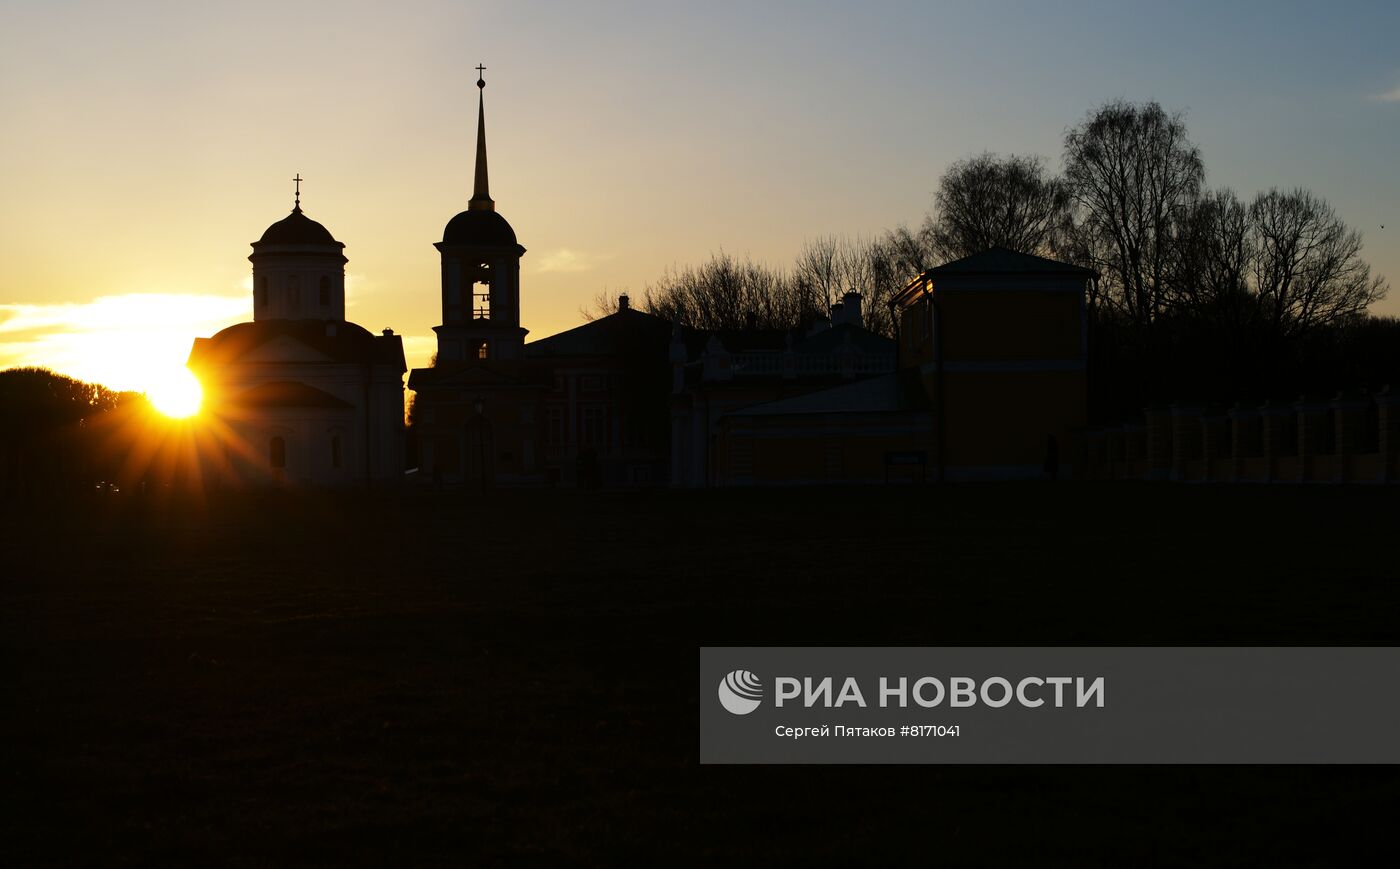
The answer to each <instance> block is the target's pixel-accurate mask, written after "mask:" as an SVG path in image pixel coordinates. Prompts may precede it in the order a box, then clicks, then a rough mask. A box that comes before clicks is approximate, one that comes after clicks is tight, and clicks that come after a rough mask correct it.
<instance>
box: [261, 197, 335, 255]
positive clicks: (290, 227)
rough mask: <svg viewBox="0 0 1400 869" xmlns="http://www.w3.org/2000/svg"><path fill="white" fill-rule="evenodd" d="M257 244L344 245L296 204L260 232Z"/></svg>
mask: <svg viewBox="0 0 1400 869" xmlns="http://www.w3.org/2000/svg"><path fill="white" fill-rule="evenodd" d="M254 244H255V245H257V244H321V245H328V246H329V245H334V246H336V247H344V246H345V245H343V244H341V243H340V242H338V241H336V240H335V238H334V236H332V235H331V232H330V230H329V229H326V228H325V227H324V226H322V225H321V224H319V223H317V222H316V221H314V220H312V219H311V218H309V217H307V216H306V214H305V213H304V212H302V210H301V206H300V205H298V206H297V207H296V208H295V209H293V211H292V213H291V214H289V215H287V216H286V217H284V218H282V219H281V220H279V221H277V222H276V223H274V224H272V225H271V226H269V227H268V228H267V230H266V231H265V232H263V234H262V238H260V239H258V240H257V241H256V242H254Z"/></svg>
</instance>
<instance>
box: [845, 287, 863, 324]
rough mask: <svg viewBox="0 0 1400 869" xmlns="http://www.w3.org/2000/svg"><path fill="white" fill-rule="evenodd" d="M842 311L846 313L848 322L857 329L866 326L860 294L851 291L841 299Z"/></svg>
mask: <svg viewBox="0 0 1400 869" xmlns="http://www.w3.org/2000/svg"><path fill="white" fill-rule="evenodd" d="M841 310H842V311H843V312H844V313H845V316H846V322H847V323H850V324H851V325H852V326H855V327H857V328H863V327H864V326H865V320H864V318H863V317H861V310H860V293H858V292H856V291H855V290H851V291H850V292H848V293H846V295H844V296H842V297H841Z"/></svg>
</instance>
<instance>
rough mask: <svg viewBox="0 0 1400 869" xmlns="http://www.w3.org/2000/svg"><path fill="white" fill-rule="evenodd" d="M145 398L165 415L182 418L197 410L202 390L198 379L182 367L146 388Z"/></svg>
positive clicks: (191, 414) (192, 414) (202, 397)
mask: <svg viewBox="0 0 1400 869" xmlns="http://www.w3.org/2000/svg"><path fill="white" fill-rule="evenodd" d="M146 398H147V399H148V400H150V402H151V405H152V406H154V407H155V409H156V410H158V411H160V412H161V413H163V414H165V415H166V416H168V417H172V418H174V419H183V418H185V417H189V416H194V415H195V414H196V413H198V412H199V405H200V403H201V402H202V401H203V399H204V390H203V389H202V388H201V387H200V385H199V380H198V379H196V378H195V376H194V375H193V374H191V373H190V372H189V371H186V370H185V369H183V368H182V369H180V370H179V371H176V372H174V373H172V374H171V375H170V376H169V377H168V378H165V379H164V380H162V381H161V382H159V383H157V384H155V385H153V386H151V388H150V389H148V390H146Z"/></svg>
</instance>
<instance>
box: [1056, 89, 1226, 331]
mask: <svg viewBox="0 0 1400 869" xmlns="http://www.w3.org/2000/svg"><path fill="white" fill-rule="evenodd" d="M1065 178H1066V181H1067V182H1068V184H1069V189H1070V193H1071V195H1072V196H1073V198H1074V201H1075V203H1076V204H1077V206H1078V210H1079V218H1080V220H1079V223H1078V238H1077V239H1076V245H1077V247H1078V248H1079V250H1080V252H1081V253H1082V254H1083V255H1084V256H1086V257H1087V258H1088V260H1089V262H1088V264H1090V265H1092V266H1094V267H1096V268H1097V269H1098V270H1099V271H1100V272H1101V273H1102V274H1103V279H1104V296H1105V300H1106V301H1107V302H1109V303H1111V304H1113V305H1115V306H1116V307H1117V308H1118V309H1119V310H1120V312H1121V313H1123V314H1124V315H1126V316H1127V318H1128V320H1129V321H1130V322H1132V323H1134V324H1137V325H1145V324H1147V323H1151V322H1152V321H1153V320H1155V319H1156V318H1157V316H1158V315H1159V314H1161V313H1162V311H1163V309H1164V307H1165V304H1166V301H1167V298H1166V296H1167V279H1168V273H1169V270H1170V268H1171V265H1172V256H1173V251H1172V246H1173V236H1174V233H1175V230H1176V229H1177V225H1178V221H1179V219H1181V218H1182V217H1183V216H1184V214H1185V212H1187V211H1188V210H1189V209H1190V208H1191V207H1192V204H1193V203H1194V202H1195V200H1196V198H1197V197H1198V196H1199V194H1200V189H1201V183H1202V181H1203V180H1204V178H1205V169H1204V166H1203V164H1202V162H1201V154H1200V150H1199V149H1197V147H1196V146H1195V145H1194V144H1192V143H1191V141H1190V139H1189V138H1187V135H1186V123H1185V121H1184V119H1183V116H1182V115H1181V113H1179V112H1178V113H1175V114H1168V113H1167V112H1165V111H1164V110H1163V109H1162V107H1161V106H1160V105H1158V104H1157V103H1155V102H1149V103H1144V104H1142V105H1136V104H1133V103H1129V102H1126V101H1123V100H1118V101H1115V102H1111V103H1108V104H1106V105H1104V106H1102V107H1100V108H1099V109H1097V110H1095V111H1093V112H1091V113H1090V114H1089V115H1088V117H1086V118H1085V120H1084V121H1083V122H1082V123H1080V125H1079V126H1077V127H1074V128H1073V129H1071V130H1069V131H1068V132H1067V133H1066V134H1065Z"/></svg>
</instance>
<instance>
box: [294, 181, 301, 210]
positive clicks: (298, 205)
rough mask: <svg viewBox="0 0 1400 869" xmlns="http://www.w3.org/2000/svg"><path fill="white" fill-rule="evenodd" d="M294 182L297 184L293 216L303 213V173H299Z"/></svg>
mask: <svg viewBox="0 0 1400 869" xmlns="http://www.w3.org/2000/svg"><path fill="white" fill-rule="evenodd" d="M292 180H293V181H295V182H296V183H297V192H296V201H295V202H294V203H292V213H293V214H300V213H301V173H300V172H298V173H297V177H295V178H293V179H292Z"/></svg>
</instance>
